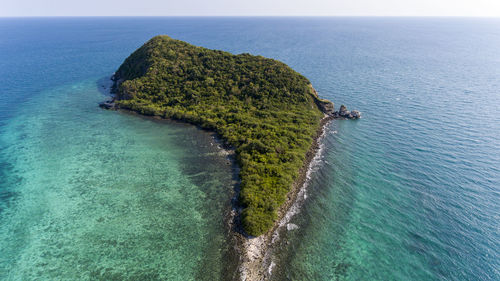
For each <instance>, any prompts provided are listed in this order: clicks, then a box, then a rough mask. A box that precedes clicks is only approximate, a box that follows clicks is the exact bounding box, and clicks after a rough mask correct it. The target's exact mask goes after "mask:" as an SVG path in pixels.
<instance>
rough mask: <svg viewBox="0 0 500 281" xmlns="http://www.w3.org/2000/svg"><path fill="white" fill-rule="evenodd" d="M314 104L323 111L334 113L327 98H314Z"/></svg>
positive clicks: (329, 113)
mask: <svg viewBox="0 0 500 281" xmlns="http://www.w3.org/2000/svg"><path fill="white" fill-rule="evenodd" d="M316 104H317V105H318V107H319V109H320V110H321V111H323V113H325V114H328V115H332V114H333V113H334V105H333V102H331V101H329V100H322V99H316Z"/></svg>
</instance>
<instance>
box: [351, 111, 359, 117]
mask: <svg viewBox="0 0 500 281" xmlns="http://www.w3.org/2000/svg"><path fill="white" fill-rule="evenodd" d="M351 115H352V117H351V118H353V119H358V118H361V112H359V111H357V110H353V111H351Z"/></svg>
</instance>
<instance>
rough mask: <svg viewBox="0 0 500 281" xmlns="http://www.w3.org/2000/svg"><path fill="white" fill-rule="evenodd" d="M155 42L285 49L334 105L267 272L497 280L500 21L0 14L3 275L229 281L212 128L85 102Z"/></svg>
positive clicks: (229, 184)
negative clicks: (345, 113) (336, 116)
mask: <svg viewBox="0 0 500 281" xmlns="http://www.w3.org/2000/svg"><path fill="white" fill-rule="evenodd" d="M157 34H168V35H170V36H172V37H174V38H178V39H181V40H185V41H188V42H191V43H193V44H197V45H203V46H205V47H209V48H217V49H224V50H227V51H230V52H233V53H242V52H250V53H254V54H261V55H264V56H267V57H273V58H276V59H279V60H282V61H284V62H286V63H287V64H289V65H290V66H292V67H293V68H294V69H296V70H297V71H299V72H301V73H303V74H304V75H305V76H307V77H308V78H309V79H310V80H311V82H312V83H313V85H314V86H315V88H316V89H317V90H318V92H319V93H320V95H321V96H322V97H325V98H329V99H331V100H333V101H334V102H335V103H336V105H337V107H338V106H339V105H340V104H341V103H345V104H346V105H347V106H348V107H350V108H356V109H358V110H360V111H362V112H363V113H364V117H363V119H361V120H358V121H341V120H338V121H334V122H333V123H332V124H331V125H330V126H329V128H328V129H329V132H328V133H327V135H326V137H325V139H324V141H323V144H324V153H323V155H322V157H321V162H320V163H319V164H318V166H317V171H316V172H315V173H313V175H312V180H311V182H310V184H309V186H308V191H307V196H308V197H307V200H306V201H305V203H304V205H303V206H302V209H301V212H300V213H299V214H297V215H296V216H294V217H293V219H292V223H293V224H296V225H297V226H298V228H297V229H293V230H290V231H287V232H286V233H283V236H282V237H283V239H282V240H281V241H282V242H281V243H280V244H279V245H278V249H277V251H276V258H275V262H276V267H275V268H274V279H276V280H500V269H499V268H500V169H499V167H500V133H499V132H500V114H499V113H500V112H499V109H500V94H499V89H500V80H499V77H500V48H498V46H500V20H498V19H438V18H425V19H419V18H407V19H403V18H391V19H384V18H316V19H315V18H80V19H69V18H61V19H0V178H1V181H0V279H7V280H35V279H36V280H53V279H75V277H76V278H77V279H105V280H111V279H117V280H122V279H141V280H144V279H169V280H199V279H206V280H218V279H231V278H233V275H232V274H233V273H234V264H235V262H234V260H235V257H234V256H233V253H232V252H231V250H230V247H229V245H228V243H227V238H228V237H227V228H226V226H225V221H224V216H225V215H226V214H227V211H228V209H229V200H230V196H231V194H230V193H231V191H232V188H233V180H234V178H233V172H234V171H233V168H232V167H231V166H230V165H227V160H226V158H225V157H224V156H223V155H221V153H220V150H219V149H218V148H217V145H216V144H214V143H213V139H212V138H211V136H210V135H208V134H206V133H204V132H202V131H199V130H197V129H196V128H193V127H190V126H186V125H181V124H177V123H169V122H159V121H153V120H150V119H144V118H140V117H138V116H133V115H128V114H124V113H117V112H108V111H102V110H100V109H99V108H97V107H96V104H97V102H98V101H101V100H103V99H104V98H105V95H104V94H103V93H104V92H105V89H103V88H102V85H103V84H105V82H104V81H105V78H106V77H108V76H109V74H110V73H112V72H113V71H114V70H115V69H116V68H117V67H118V66H119V65H120V63H121V62H122V61H123V59H124V58H126V57H127V56H128V54H130V53H131V52H132V51H133V50H134V49H136V48H137V47H139V46H140V45H141V44H142V43H143V42H145V41H146V40H147V39H148V38H150V37H152V36H154V35H157Z"/></svg>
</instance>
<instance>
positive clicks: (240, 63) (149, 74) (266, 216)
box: [101, 35, 359, 236]
mask: <svg viewBox="0 0 500 281" xmlns="http://www.w3.org/2000/svg"><path fill="white" fill-rule="evenodd" d="M113 80H114V81H115V83H114V86H113V92H114V94H115V95H114V98H113V100H111V101H108V102H104V103H102V104H101V106H102V107H104V108H107V109H111V108H113V109H128V110H132V111H134V112H137V113H139V114H143V115H149V116H158V117H161V118H170V119H176V120H182V121H185V122H188V123H192V124H195V125H198V126H200V127H201V128H204V129H208V130H212V131H214V132H216V133H217V135H218V136H219V137H220V138H221V139H222V140H223V141H224V142H225V144H226V145H227V146H229V147H232V148H234V150H235V154H236V161H237V163H238V165H239V167H240V172H239V177H240V180H241V186H240V192H239V198H238V199H239V203H240V205H241V206H242V208H243V211H242V212H241V225H242V228H243V230H244V232H245V233H246V234H247V235H249V236H259V235H261V234H264V233H266V232H268V231H269V230H270V229H271V228H272V227H273V225H274V222H275V221H276V220H277V219H278V211H279V209H280V207H281V206H282V205H283V204H284V203H285V202H286V201H287V195H288V194H289V192H290V191H291V189H292V184H293V183H294V182H295V181H297V180H298V178H299V174H300V173H299V171H300V170H301V169H303V167H304V166H307V162H308V161H306V160H307V159H306V158H307V154H308V151H310V149H311V147H312V145H313V142H314V140H315V138H317V137H318V135H319V134H320V133H321V128H322V123H324V122H325V120H327V119H329V118H330V119H331V118H334V117H346V118H358V117H359V113H357V112H355V113H354V115H353V113H348V114H346V112H345V107H344V108H342V109H343V110H344V112H335V111H334V106H333V103H332V102H330V101H328V100H324V99H320V98H319V97H318V95H317V93H316V91H315V90H314V88H313V87H312V85H311V83H310V82H309V80H308V79H307V78H305V77H304V76H302V75H301V74H299V73H297V72H296V71H294V70H293V69H291V68H290V67H288V66H287V65H286V64H284V63H282V62H279V61H277V60H273V59H269V58H264V57H262V56H253V55H250V54H239V55H233V54H231V53H228V52H223V51H218V50H210V49H206V48H202V47H197V46H193V45H191V44H188V43H186V42H183V41H180V40H175V39H172V38H170V37H168V36H166V35H161V36H156V37H154V38H152V39H150V40H149V41H148V42H147V43H145V44H144V45H143V46H142V47H140V48H139V49H138V50H136V51H135V52H134V53H132V54H131V55H130V56H129V57H128V58H127V59H126V60H125V61H124V63H123V64H122V65H121V66H120V67H119V69H118V70H117V71H116V73H115V74H114V76H113ZM309 154H310V153H309ZM309 158H310V157H309Z"/></svg>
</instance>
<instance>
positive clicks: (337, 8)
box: [0, 0, 500, 17]
mask: <svg viewBox="0 0 500 281" xmlns="http://www.w3.org/2000/svg"><path fill="white" fill-rule="evenodd" d="M13 16H14V17H15V16H474V17H476V16H486V17H499V16H500V0H247V1H240V0H78V1H74V0H0V17H13Z"/></svg>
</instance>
